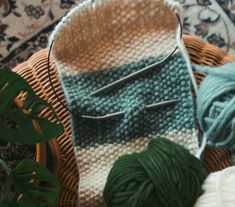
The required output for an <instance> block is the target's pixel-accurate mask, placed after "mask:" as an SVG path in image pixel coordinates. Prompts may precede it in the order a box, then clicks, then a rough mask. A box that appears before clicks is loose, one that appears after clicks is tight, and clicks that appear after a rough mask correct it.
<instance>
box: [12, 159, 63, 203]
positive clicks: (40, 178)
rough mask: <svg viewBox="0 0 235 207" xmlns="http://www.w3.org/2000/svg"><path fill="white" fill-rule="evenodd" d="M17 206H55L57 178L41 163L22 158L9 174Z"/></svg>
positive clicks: (58, 184)
mask: <svg viewBox="0 0 235 207" xmlns="http://www.w3.org/2000/svg"><path fill="white" fill-rule="evenodd" d="M9 177H10V179H11V180H12V181H13V189H14V190H15V194H16V198H17V206H19V207H45V206H50V207H56V206H57V196H58V194H59V191H60V183H59V181H58V179H57V178H56V177H55V176H54V175H52V174H51V173H50V172H49V170H47V168H46V167H44V166H43V165H41V164H39V163H37V162H35V161H32V160H23V161H21V162H20V163H19V164H18V166H17V167H16V168H15V169H13V170H11V172H10V174H9Z"/></svg>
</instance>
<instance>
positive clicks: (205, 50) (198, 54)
mask: <svg viewBox="0 0 235 207" xmlns="http://www.w3.org/2000/svg"><path fill="white" fill-rule="evenodd" d="M183 38H184V42H185V45H186V48H187V50H188V53H189V55H190V58H191V60H192V61H193V62H194V63H198V64H202V65H209V66H218V65H222V64H225V63H227V62H231V61H235V56H232V55H229V54H227V53H226V52H225V51H223V50H222V49H219V48H218V47H216V46H213V45H210V44H207V43H205V42H203V41H202V40H199V39H197V38H196V37H192V36H187V35H185V36H184V37H183ZM47 55H48V51H47V49H43V50H40V51H39V52H37V53H35V54H34V55H33V56H32V57H31V58H30V59H29V60H28V61H26V62H24V63H22V64H20V65H18V66H17V67H16V68H14V71H15V72H17V73H18V74H20V75H21V76H22V77H24V78H25V79H26V80H27V81H28V82H29V84H30V85H31V86H32V88H33V89H34V91H35V92H36V93H37V94H38V95H39V96H40V97H41V98H43V99H45V100H46V101H48V102H49V103H50V104H51V105H52V106H53V108H54V110H55V112H56V113H57V115H58V117H59V119H60V121H61V122H62V124H63V125H64V128H65V132H64V134H62V135H61V136H60V137H58V138H57V139H56V140H55V139H54V140H53V141H50V146H51V149H52V153H53V155H54V163H55V171H56V174H57V176H58V177H59V178H60V180H61V182H62V191H61V193H60V197H59V206H60V207H74V206H77V203H78V202H77V201H78V197H77V194H78V193H77V189H78V180H79V177H78V176H79V174H78V170H77V166H76V159H75V155H74V151H73V145H72V140H71V127H70V119H69V113H68V111H67V110H66V109H65V108H64V107H63V106H62V105H61V104H60V103H59V102H58V99H57V98H56V96H55V94H54V93H53V91H52V88H51V85H50V84H49V79H48V73H47ZM50 64H51V65H50V71H51V77H52V81H53V85H54V87H55V90H56V92H57V94H58V95H59V97H60V99H61V100H63V103H64V104H66V103H65V98H64V94H63V91H62V88H61V85H60V82H59V81H58V74H57V72H56V68H55V64H54V61H53V60H52V59H51V61H50ZM195 77H196V79H197V82H198V83H200V82H201V80H202V79H203V77H204V76H203V75H201V74H198V73H195ZM44 145H45V144H40V145H37V159H38V160H39V161H41V162H44V161H45V159H46V151H45V148H44V147H43V146H44ZM204 165H205V168H206V169H207V171H208V172H212V171H217V170H221V169H223V168H225V167H228V166H230V153H229V152H228V151H226V150H221V149H212V148H208V147H207V148H206V152H205V159H204Z"/></svg>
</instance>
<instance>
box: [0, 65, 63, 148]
mask: <svg viewBox="0 0 235 207" xmlns="http://www.w3.org/2000/svg"><path fill="white" fill-rule="evenodd" d="M19 95H21V96H22V97H24V98H23V103H22V104H21V105H20V106H18V107H13V106H14V103H15V101H16V99H17V97H18V96H19ZM45 110H50V113H51V114H52V115H51V117H50V121H49V120H48V118H45V117H43V116H41V115H40V114H42V112H43V111H45ZM9 122H10V123H13V124H14V126H15V127H11V126H10V125H9ZM63 130H64V129H63V126H62V125H61V124H59V123H58V120H57V118H56V116H55V113H54V112H53V110H52V108H51V107H50V105H49V104H48V103H47V102H45V101H44V100H42V99H41V98H39V97H38V96H37V95H36V94H35V93H34V91H33V90H32V89H31V87H30V86H29V84H28V83H27V82H26V81H25V80H24V79H23V78H22V77H20V76H19V75H18V74H16V73H14V72H12V71H10V70H7V69H0V138H1V139H3V140H5V141H8V142H11V143H22V144H35V143H38V142H42V141H47V140H49V139H52V138H55V137H57V136H59V135H60V134H62V133H63Z"/></svg>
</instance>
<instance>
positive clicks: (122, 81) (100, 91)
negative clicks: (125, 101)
mask: <svg viewBox="0 0 235 207" xmlns="http://www.w3.org/2000/svg"><path fill="white" fill-rule="evenodd" d="M177 49H178V46H176V47H175V48H174V49H173V50H172V51H171V52H170V54H168V55H167V56H166V57H164V58H163V59H162V60H161V61H158V62H156V63H153V64H152V65H149V66H147V67H145V68H142V69H140V70H138V71H136V72H134V73H131V74H130V75H127V76H125V77H123V78H121V79H119V80H116V81H114V82H112V83H110V84H108V85H106V86H104V87H102V88H100V89H98V90H96V91H94V92H92V93H91V94H90V96H94V95H98V94H100V93H102V92H104V91H106V90H108V89H111V88H113V87H114V86H117V85H119V84H121V83H124V82H126V81H127V80H130V79H132V78H135V77H136V76H138V75H140V74H142V73H144V72H147V71H149V70H152V69H154V68H156V67H157V66H159V65H161V64H163V63H165V61H167V60H168V59H169V58H170V57H171V56H172V55H173V54H174V52H175V51H176V50H177ZM158 69H160V68H158Z"/></svg>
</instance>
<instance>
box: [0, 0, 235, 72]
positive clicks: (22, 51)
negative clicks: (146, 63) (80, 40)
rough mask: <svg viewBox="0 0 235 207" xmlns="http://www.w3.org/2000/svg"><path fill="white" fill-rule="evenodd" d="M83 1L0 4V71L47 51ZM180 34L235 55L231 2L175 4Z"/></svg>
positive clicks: (234, 5)
mask: <svg viewBox="0 0 235 207" xmlns="http://www.w3.org/2000/svg"><path fill="white" fill-rule="evenodd" d="M82 1H83V0H34V1H27V0H21V1H16V0H0V67H8V68H13V67H14V66H16V65H17V64H18V63H21V62H23V61H24V60H26V59H28V58H29V57H30V56H31V55H32V54H33V53H35V52H36V51H38V50H40V49H41V48H45V47H47V38H48V36H49V34H50V33H51V31H52V30H53V29H54V26H55V25H56V24H57V22H58V21H59V20H60V19H61V17H62V16H64V15H65V14H66V13H67V12H68V10H70V9H71V8H72V7H73V6H75V5H76V4H78V3H80V2H82ZM177 1H178V2H180V3H181V4H182V5H183V7H184V12H185V18H184V22H183V25H184V33H186V34H191V35H196V36H198V37H199V38H201V39H204V40H205V41H207V42H209V43H212V44H214V45H217V46H219V47H221V48H223V49H225V50H226V51H229V52H230V53H233V54H235V0H177Z"/></svg>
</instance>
